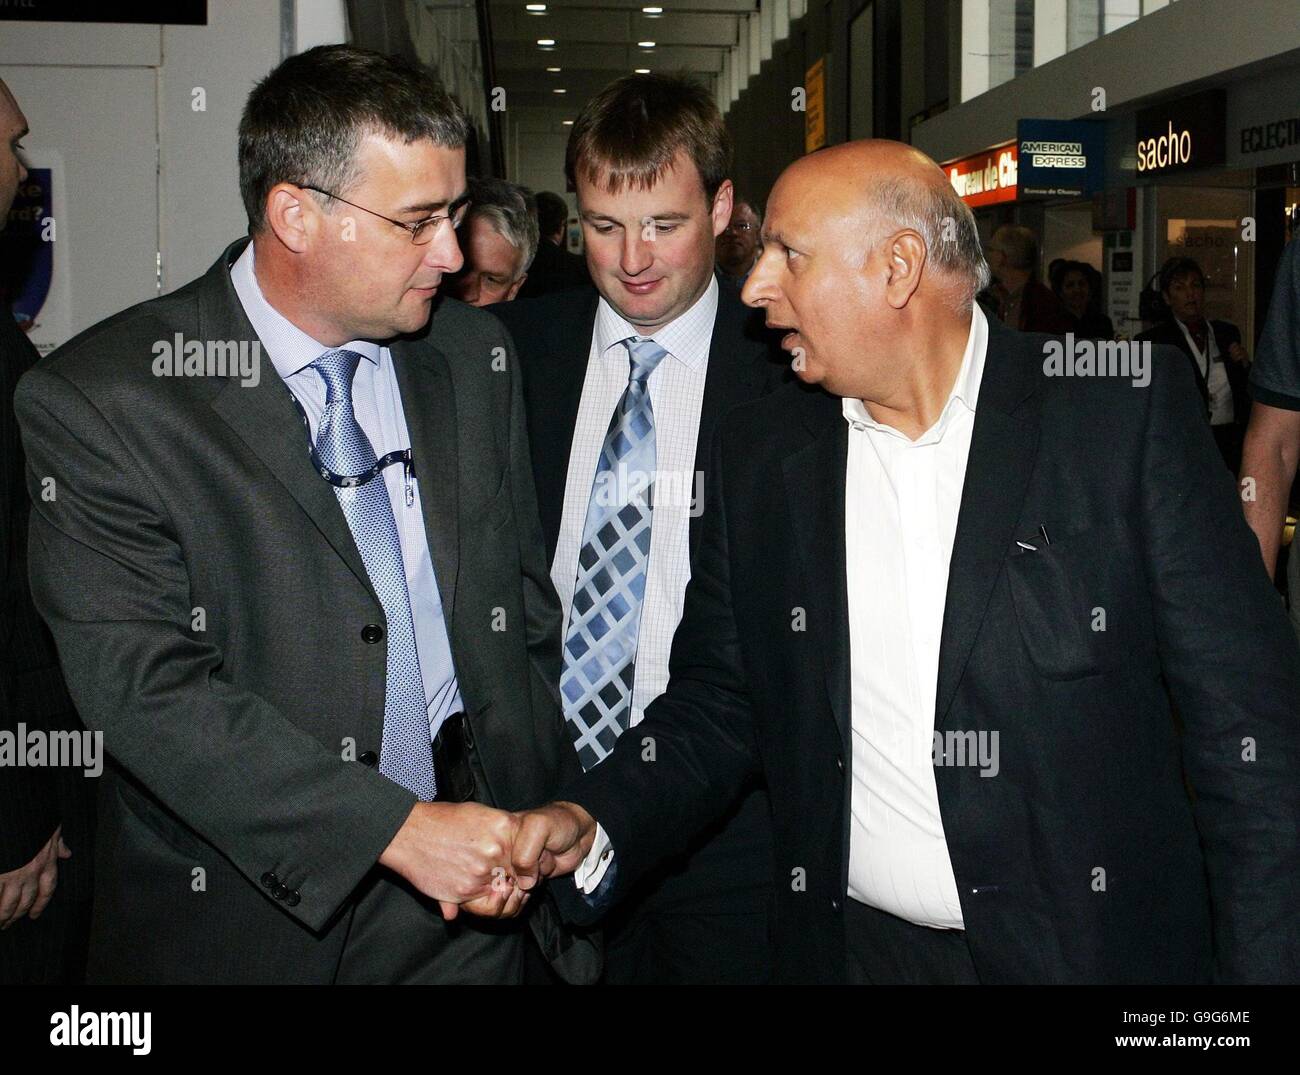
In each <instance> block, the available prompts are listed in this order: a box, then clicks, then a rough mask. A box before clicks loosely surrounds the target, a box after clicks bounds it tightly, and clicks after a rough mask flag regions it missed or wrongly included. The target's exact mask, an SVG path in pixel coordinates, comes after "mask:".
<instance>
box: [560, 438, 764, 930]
mask: <svg viewBox="0 0 1300 1075" xmlns="http://www.w3.org/2000/svg"><path fill="white" fill-rule="evenodd" d="M726 425H727V423H726V422H724V423H723V424H722V426H721V427H720V428H719V431H718V433H717V435H716V436H715V438H714V447H713V451H712V452H711V453H710V454H711V463H710V468H709V473H708V479H707V487H706V490H705V503H706V509H705V517H704V519H703V520H702V521H703V523H704V535H703V539H702V541H701V544H700V552H699V555H698V556H697V558H696V560H695V563H694V564H693V566H692V569H691V581H690V584H689V585H688V586H687V589H686V603H685V610H684V613H683V617H682V621H681V624H680V625H679V626H678V628H677V633H676V634H675V635H674V636H673V646H672V653H671V657H670V660H669V674H670V678H669V682H668V689H667V690H666V691H665V692H664V693H663V694H661V695H660V696H659V697H658V698H657V699H655V700H654V701H653V702H652V703H651V704H650V706H649V707H648V708H647V710H646V716H645V720H643V721H642V722H641V723H640V724H639V725H637V726H636V727H635V728H632V729H630V730H629V731H628V732H627V733H625V734H624V735H622V736H620V737H619V740H618V743H617V745H616V746H615V748H614V751H613V753H612V754H611V755H610V756H609V757H608V758H606V759H605V761H603V762H602V763H601V764H600V765H597V766H596V767H595V768H594V769H592V770H590V771H589V772H587V773H586V774H584V776H583V777H582V778H581V779H580V780H578V781H576V782H575V783H573V784H572V785H570V786H569V787H568V788H566V789H565V790H564V791H563V792H561V795H560V798H561V799H566V800H568V801H570V802H576V803H578V804H579V805H581V806H582V807H583V808H584V809H586V810H587V812H588V813H590V814H591V815H592V817H594V818H595V819H596V820H597V821H598V822H599V823H600V824H601V825H602V826H603V827H604V829H605V832H606V833H607V834H608V836H609V839H610V845H611V847H612V848H613V849H614V856H615V861H616V862H617V864H618V874H617V878H616V881H615V888H614V891H613V892H612V893H611V895H610V899H612V900H613V901H615V902H616V901H617V900H618V899H619V898H620V897H621V896H622V895H623V894H624V893H626V892H627V891H629V889H630V888H631V886H633V885H634V884H635V883H636V881H637V879H638V878H640V877H642V876H644V874H645V873H646V872H647V871H649V870H650V869H651V868H652V867H653V866H655V865H656V864H657V863H659V862H661V861H662V860H664V859H666V858H668V857H669V856H671V855H673V854H674V853H677V852H680V851H682V850H684V849H686V848H687V847H689V846H690V844H691V843H692V841H693V839H694V837H695V836H697V835H698V834H699V833H700V832H701V831H703V830H704V828H705V827H706V826H707V825H708V824H709V823H710V822H712V821H713V820H715V819H716V818H718V817H719V816H721V814H722V813H723V812H724V811H726V810H727V808H728V807H730V806H731V805H733V803H734V802H735V798H736V796H737V795H738V794H739V792H740V790H741V787H742V785H743V783H744V781H745V779H746V778H747V777H749V776H751V775H753V774H755V773H756V772H758V771H759V769H760V763H759V758H758V748H757V744H756V741H755V737H754V719H753V713H752V710H751V707H750V700H749V690H748V686H747V683H746V675H745V667H744V661H743V658H742V655H741V647H740V640H739V635H738V631H737V628H736V618H735V614H734V612H733V608H732V599H731V586H732V579H731V559H730V556H729V552H728V542H729V535H728V531H727V520H726V509H725V507H724V502H723V500H724V498H723V489H722V473H723V454H724V452H725V450H726V449H725V440H726V438H725V429H726ZM557 887H558V888H560V889H566V888H567V890H568V893H566V896H567V895H568V894H569V893H573V892H576V890H575V889H574V888H573V885H572V881H571V880H570V879H568V878H563V879H561V880H560V881H559V882H558V883H557ZM576 902H580V901H575V900H573V899H569V898H566V899H565V900H564V907H565V910H566V913H569V914H572V915H574V917H575V918H579V920H581V916H580V914H578V913H575V912H580V911H581V908H579V907H577V906H576ZM603 902H605V901H603Z"/></svg>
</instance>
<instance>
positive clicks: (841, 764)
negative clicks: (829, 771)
mask: <svg viewBox="0 0 1300 1075" xmlns="http://www.w3.org/2000/svg"><path fill="white" fill-rule="evenodd" d="M835 768H836V769H838V770H839V771H840V775H841V776H843V775H844V759H843V758H836V759H835Z"/></svg>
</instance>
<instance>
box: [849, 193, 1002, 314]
mask: <svg viewBox="0 0 1300 1075" xmlns="http://www.w3.org/2000/svg"><path fill="white" fill-rule="evenodd" d="M867 195H868V201H869V202H870V204H871V211H872V214H873V215H874V217H875V219H876V221H877V224H878V228H879V230H878V231H877V233H876V236H875V239H874V240H873V245H874V242H879V241H880V240H881V239H883V238H884V237H885V236H886V235H890V234H892V233H893V232H895V231H898V230H899V229H901V228H910V229H911V230H912V231H914V232H916V233H917V234H918V235H920V236H921V238H922V239H923V240H924V242H925V251H926V258H927V261H928V263H929V264H930V266H932V267H933V268H935V269H938V270H939V271H940V272H941V273H944V274H945V275H948V276H951V277H953V278H954V279H955V280H960V281H962V282H963V286H962V287H961V289H960V290H959V291H958V292H957V297H958V300H959V309H960V312H962V313H969V312H970V308H971V304H972V303H974V301H975V296H976V295H978V294H979V293H980V292H981V291H983V290H984V289H985V288H986V287H988V286H989V280H990V273H989V266H988V262H987V261H985V260H984V249H983V246H982V244H981V243H980V236H979V229H978V228H977V227H976V226H975V215H974V214H973V213H972V212H971V210H970V206H969V205H967V204H966V203H965V202H964V201H962V200H961V198H959V197H958V196H957V192H956V191H955V190H953V189H952V184H951V183H949V182H948V181H947V179H946V178H945V179H944V180H943V182H942V183H925V182H917V181H916V180H915V179H909V178H906V177H903V176H890V177H887V178H883V179H878V180H874V181H873V182H872V183H871V186H870V187H869V189H868V192H867Z"/></svg>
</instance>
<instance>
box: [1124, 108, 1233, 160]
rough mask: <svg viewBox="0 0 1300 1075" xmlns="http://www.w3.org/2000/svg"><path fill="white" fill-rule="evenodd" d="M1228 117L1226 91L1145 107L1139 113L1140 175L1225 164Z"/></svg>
mask: <svg viewBox="0 0 1300 1075" xmlns="http://www.w3.org/2000/svg"><path fill="white" fill-rule="evenodd" d="M1226 118H1227V117H1226V97H1225V95H1224V92H1223V90H1207V91H1205V92H1204V93H1198V94H1196V95H1195V96H1193V97H1184V98H1183V99H1182V100H1179V101H1170V102H1168V103H1166V104H1161V105H1153V106H1152V107H1151V108H1144V109H1142V111H1141V112H1139V113H1138V114H1137V170H1138V175H1140V176H1156V175H1169V174H1170V173H1172V172H1182V171H1186V170H1188V169H1190V168H1205V167H1209V166H1211V165H1216V164H1222V163H1223V162H1224V159H1225V148H1226V138H1225V132H1226V129H1227V123H1226Z"/></svg>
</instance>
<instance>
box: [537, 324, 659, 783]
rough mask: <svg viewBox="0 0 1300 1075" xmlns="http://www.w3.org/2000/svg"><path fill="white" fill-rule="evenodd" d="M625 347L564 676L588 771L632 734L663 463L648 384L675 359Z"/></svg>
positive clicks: (647, 345) (585, 535)
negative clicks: (655, 484) (659, 463)
mask: <svg viewBox="0 0 1300 1075" xmlns="http://www.w3.org/2000/svg"><path fill="white" fill-rule="evenodd" d="M623 343H624V345H625V346H626V347H627V350H628V355H629V356H630V359H631V369H630V371H629V375H628V382H627V388H625V389H624V390H623V395H622V396H621V397H620V398H619V401H618V405H617V406H616V407H615V408H614V414H613V417H611V418H610V421H609V430H608V432H606V434H605V441H604V444H603V445H602V446H601V450H600V461H599V462H598V463H597V464H596V477H595V480H594V481H593V483H592V490H591V498H590V500H589V501H588V503H587V518H586V522H585V525H584V526H583V530H582V546H581V548H580V549H579V551H578V577H577V580H576V582H575V583H574V588H573V607H572V608H571V609H570V611H569V625H568V629H567V630H566V631H565V636H564V670H563V671H562V672H561V674H560V694H561V697H562V699H563V702H564V717H565V720H566V721H567V722H568V725H569V732H570V734H572V736H573V741H574V745H575V747H576V748H577V751H578V760H579V761H580V762H581V763H582V768H583V769H584V770H586V769H590V768H591V767H592V766H593V765H596V764H597V763H599V762H601V761H604V759H605V758H606V757H608V755H609V753H610V751H611V750H613V749H614V743H615V741H616V740H617V739H618V737H619V735H620V734H621V733H622V732H624V731H626V730H627V727H628V718H629V713H630V710H631V702H632V682H633V673H634V672H635V665H636V642H637V633H638V630H639V628H640V624H641V604H642V602H643V600H644V598H645V579H646V566H647V564H648V563H649V561H650V523H651V516H652V514H653V512H652V500H651V492H650V485H651V482H652V479H653V475H654V471H655V462H656V455H655V416H654V408H653V407H651V405H650V388H649V384H648V380H649V377H650V374H651V373H652V372H653V371H654V369H655V367H656V366H658V365H659V363H660V362H661V361H662V360H663V358H664V356H665V355H666V354H667V353H668V352H666V351H665V350H664V349H663V348H662V347H660V346H659V345H658V344H657V343H655V341H654V340H652V339H643V338H642V337H640V336H631V337H629V338H628V339H626V340H624V341H623Z"/></svg>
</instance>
